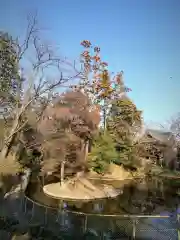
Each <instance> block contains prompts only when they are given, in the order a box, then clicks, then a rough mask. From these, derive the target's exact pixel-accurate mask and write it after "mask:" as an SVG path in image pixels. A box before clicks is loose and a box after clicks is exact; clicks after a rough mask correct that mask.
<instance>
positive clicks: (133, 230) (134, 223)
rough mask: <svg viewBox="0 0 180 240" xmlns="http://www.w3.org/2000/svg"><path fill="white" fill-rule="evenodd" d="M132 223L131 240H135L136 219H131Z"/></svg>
mask: <svg viewBox="0 0 180 240" xmlns="http://www.w3.org/2000/svg"><path fill="white" fill-rule="evenodd" d="M132 221H133V222H132V224H133V229H132V239H133V240H134V239H136V219H135V218H133V219H132Z"/></svg>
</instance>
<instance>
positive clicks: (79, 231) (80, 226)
mask: <svg viewBox="0 0 180 240" xmlns="http://www.w3.org/2000/svg"><path fill="white" fill-rule="evenodd" d="M18 206H19V208H18V209H14V210H16V212H14V213H13V214H14V216H16V218H21V220H20V221H21V222H23V223H24V224H25V222H26V223H27V224H29V225H33V226H36V225H38V226H41V227H40V229H41V231H42V229H46V230H47V229H49V231H51V232H52V233H53V234H55V235H57V236H60V234H62V233H63V234H64V235H67V234H70V235H71V236H73V238H72V239H74V236H77V237H79V236H83V235H88V234H90V235H93V236H96V237H98V239H153V240H156V239H158V240H160V239H163V240H166V239H169V240H170V239H172V240H176V239H180V234H179V219H180V215H174V216H160V215H154V216H153V215H148V216H147V215H139V216H138V215H110V214H109V215H104V214H93V213H92V214H85V213H83V212H74V211H68V210H64V209H60V210H58V209H57V208H53V207H48V206H44V205H41V204H40V203H37V202H34V201H33V200H32V199H30V198H28V197H26V196H23V197H22V198H21V199H20V200H19V205H18ZM14 210H13V209H11V211H14ZM39 234H40V233H39ZM178 234H179V235H178ZM178 237H179V238H178ZM64 239H66V238H65V237H64Z"/></svg>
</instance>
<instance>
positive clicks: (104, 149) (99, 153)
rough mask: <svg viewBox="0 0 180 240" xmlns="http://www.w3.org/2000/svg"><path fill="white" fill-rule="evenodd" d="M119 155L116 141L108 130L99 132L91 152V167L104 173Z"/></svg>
mask: <svg viewBox="0 0 180 240" xmlns="http://www.w3.org/2000/svg"><path fill="white" fill-rule="evenodd" d="M117 157H118V155H117V152H116V149H115V143H114V141H113V139H112V137H111V136H110V134H109V133H108V132H107V131H106V132H101V133H100V134H98V135H97V136H96V138H95V139H94V142H93V146H92V149H91V153H90V154H89V164H90V166H91V168H92V169H93V170H94V171H95V172H97V173H104V172H106V171H107V169H108V166H109V164H110V163H112V162H115V161H116V160H117Z"/></svg>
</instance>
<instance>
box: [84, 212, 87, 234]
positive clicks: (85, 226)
mask: <svg viewBox="0 0 180 240" xmlns="http://www.w3.org/2000/svg"><path fill="white" fill-rule="evenodd" d="M86 231H87V215H85V219H84V233H86Z"/></svg>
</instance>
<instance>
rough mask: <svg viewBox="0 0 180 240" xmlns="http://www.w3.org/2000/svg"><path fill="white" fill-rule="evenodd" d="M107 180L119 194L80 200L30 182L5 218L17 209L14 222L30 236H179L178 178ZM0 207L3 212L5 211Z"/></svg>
mask: <svg viewBox="0 0 180 240" xmlns="http://www.w3.org/2000/svg"><path fill="white" fill-rule="evenodd" d="M95 183H97V184H98V182H97V181H95ZM106 184H112V185H113V186H114V187H116V188H117V189H121V194H120V195H119V196H118V197H116V198H114V199H101V200H96V201H90V202H87V201H84V202H82V201H67V200H57V199H52V198H50V197H48V196H46V195H45V194H44V193H43V190H42V185H41V183H40V182H31V183H30V184H29V186H28V189H27V191H26V196H24V197H22V199H20V200H19V202H17V204H15V205H14V206H12V204H11V205H10V206H9V207H8V208H9V216H10V214H12V212H13V211H15V212H16V213H13V218H15V219H14V220H13V221H14V222H15V221H17V220H18V221H19V222H20V223H21V224H20V225H21V229H22V225H23V226H24V228H25V229H26V231H28V232H30V234H31V235H33V236H34V238H33V239H108V240H109V239H157V240H158V239H165V240H166V239H172V240H176V239H178V231H177V229H178V221H177V214H176V213H177V211H178V206H179V205H180V195H178V193H179V189H180V182H179V181H176V180H172V181H170V180H163V179H160V178H146V179H145V180H143V181H141V180H138V179H137V180H135V181H131V182H128V183H127V182H126V183H125V184H124V182H122V181H113V182H108V183H107V182H106ZM1 206H2V208H1V209H0V211H1V212H2V210H3V209H5V208H6V209H7V206H6V207H3V203H2V205H1ZM18 209H20V210H18ZM0 215H2V214H0ZM3 221H4V220H3ZM3 221H2V223H1V219H0V225H2V227H3V226H4V225H5V224H4V222H3ZM8 221H10V220H8ZM11 221H12V217H11ZM11 221H10V222H11ZM6 225H7V224H6ZM14 228H15V227H13V229H14ZM7 229H10V226H9V225H7ZM26 231H25V232H26ZM0 237H1V236H0ZM3 239H5V238H3ZM9 239H10V238H9Z"/></svg>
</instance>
